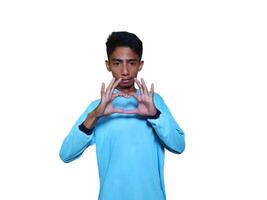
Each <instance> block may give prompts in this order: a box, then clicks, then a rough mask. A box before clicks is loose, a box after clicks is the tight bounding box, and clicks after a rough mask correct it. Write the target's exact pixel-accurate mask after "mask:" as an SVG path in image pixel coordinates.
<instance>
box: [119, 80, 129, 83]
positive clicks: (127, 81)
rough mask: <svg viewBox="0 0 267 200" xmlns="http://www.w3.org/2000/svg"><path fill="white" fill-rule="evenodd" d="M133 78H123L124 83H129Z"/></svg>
mask: <svg viewBox="0 0 267 200" xmlns="http://www.w3.org/2000/svg"><path fill="white" fill-rule="evenodd" d="M130 80H131V79H121V82H122V83H129V82H130Z"/></svg>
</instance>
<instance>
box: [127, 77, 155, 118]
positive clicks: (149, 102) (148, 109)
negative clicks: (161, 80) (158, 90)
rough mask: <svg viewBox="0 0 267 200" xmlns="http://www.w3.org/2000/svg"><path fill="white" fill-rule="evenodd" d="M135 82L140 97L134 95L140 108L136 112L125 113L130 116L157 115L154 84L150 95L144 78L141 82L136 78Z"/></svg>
mask: <svg viewBox="0 0 267 200" xmlns="http://www.w3.org/2000/svg"><path fill="white" fill-rule="evenodd" d="M135 82H136V83H137V85H138V87H139V89H140V95H139V96H138V95H136V94H132V96H134V97H135V98H136V99H137V101H138V106H137V108H136V109H134V110H124V112H123V113H128V114H138V115H143V116H154V115H156V113H157V108H156V106H155V104H154V101H153V98H154V84H153V83H152V84H151V88H150V92H149V93H148V89H147V86H146V84H145V81H144V79H143V78H141V82H140V81H139V80H138V79H137V78H135Z"/></svg>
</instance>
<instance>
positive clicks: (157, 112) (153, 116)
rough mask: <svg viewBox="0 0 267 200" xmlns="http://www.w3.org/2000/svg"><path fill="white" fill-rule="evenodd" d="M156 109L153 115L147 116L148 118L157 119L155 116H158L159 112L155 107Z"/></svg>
mask: <svg viewBox="0 0 267 200" xmlns="http://www.w3.org/2000/svg"><path fill="white" fill-rule="evenodd" d="M156 110H157V111H156V114H155V115H152V116H149V117H148V118H149V119H157V118H159V116H160V114H161V112H160V111H159V110H158V109H156Z"/></svg>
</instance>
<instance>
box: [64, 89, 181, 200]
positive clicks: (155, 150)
mask: <svg viewBox="0 0 267 200" xmlns="http://www.w3.org/2000/svg"><path fill="white" fill-rule="evenodd" d="M114 92H118V90H117V89H115V90H114ZM136 94H137V95H139V94H140V90H137V92H136ZM99 103H100V100H99V99H98V100H95V101H93V102H92V103H91V104H90V105H89V106H88V107H87V109H86V110H85V112H84V113H83V114H82V115H81V116H80V118H79V119H78V120H77V121H76V123H75V124H74V126H73V127H72V129H71V131H70V133H69V134H68V135H67V137H66V138H65V140H64V142H63V144H62V146H61V149H60V158H61V159H62V160H63V161H64V162H71V161H73V160H75V159H77V158H78V157H80V156H81V155H82V153H83V152H84V150H85V149H86V148H87V147H89V146H90V145H93V144H95V145H96V154H97V164H98V172H99V178H100V191H99V195H98V199H99V200H165V199H166V194H165V186H164V176H163V175H164V173H163V169H164V148H166V149H168V150H169V151H171V152H173V153H179V154H180V153H182V152H183V151H184V148H185V140H184V132H183V131H182V129H181V128H180V127H179V125H178V124H177V122H176V121H175V119H174V118H173V116H172V114H171V112H170V110H169V109H168V107H167V105H166V104H165V103H164V100H163V99H162V97H161V96H160V95H159V94H158V93H154V103H155V106H156V108H157V109H158V110H159V111H160V115H159V117H158V118H156V119H152V118H145V117H142V116H139V115H136V114H121V113H114V114H111V115H108V116H103V117H100V118H99V119H98V120H97V121H96V123H95V125H94V128H93V129H92V133H91V134H89V135H87V134H85V133H84V132H83V131H81V129H80V128H79V125H80V124H82V123H83V121H84V120H85V119H86V117H87V115H88V113H90V112H91V111H92V110H94V109H95V108H96V107H97V105H98V104H99ZM112 104H113V106H114V107H115V108H123V109H134V108H136V107H137V105H138V102H137V100H136V99H135V97H130V98H124V97H121V96H119V97H117V98H115V99H114V100H113V102H112Z"/></svg>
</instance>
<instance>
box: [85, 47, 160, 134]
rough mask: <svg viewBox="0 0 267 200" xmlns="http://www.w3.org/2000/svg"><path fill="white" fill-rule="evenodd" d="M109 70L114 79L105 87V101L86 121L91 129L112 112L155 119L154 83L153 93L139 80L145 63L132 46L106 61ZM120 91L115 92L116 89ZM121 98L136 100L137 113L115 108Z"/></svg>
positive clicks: (102, 98)
mask: <svg viewBox="0 0 267 200" xmlns="http://www.w3.org/2000/svg"><path fill="white" fill-rule="evenodd" d="M105 63H106V68H107V70H108V71H109V72H111V73H112V76H113V79H112V80H111V82H110V83H109V85H108V86H107V88H106V89H105V84H104V83H102V86H101V101H100V104H99V105H98V106H97V107H96V108H95V109H94V110H93V111H92V112H91V113H89V114H88V116H87V118H86V120H85V121H84V122H83V123H84V125H85V126H86V127H87V128H90V129H91V128H92V127H93V125H94V123H95V121H96V120H97V118H99V117H101V116H105V115H110V114H112V113H125V114H138V115H142V116H154V115H155V114H156V113H157V109H156V107H155V104H154V101H153V97H154V84H151V87H150V92H149V91H148V89H147V86H146V84H145V81H144V79H143V78H141V81H139V80H138V79H137V74H138V72H139V71H141V69H142V67H143V64H144V61H142V60H140V58H139V56H138V54H136V53H135V52H134V51H133V50H132V49H131V48H129V47H116V48H115V50H114V51H113V52H112V54H111V55H110V56H109V59H108V60H106V61H105ZM134 83H136V84H137V86H138V87H139V89H140V95H136V90H137V89H136V88H135V85H134ZM115 88H116V89H117V90H119V92H118V93H114V94H113V91H114V89H115ZM118 96H123V97H125V98H129V97H131V96H133V97H135V98H136V99H137V101H138V106H137V108H136V109H134V110H121V109H116V108H114V107H113V106H112V101H113V99H115V98H116V97H118Z"/></svg>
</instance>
